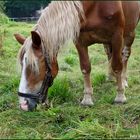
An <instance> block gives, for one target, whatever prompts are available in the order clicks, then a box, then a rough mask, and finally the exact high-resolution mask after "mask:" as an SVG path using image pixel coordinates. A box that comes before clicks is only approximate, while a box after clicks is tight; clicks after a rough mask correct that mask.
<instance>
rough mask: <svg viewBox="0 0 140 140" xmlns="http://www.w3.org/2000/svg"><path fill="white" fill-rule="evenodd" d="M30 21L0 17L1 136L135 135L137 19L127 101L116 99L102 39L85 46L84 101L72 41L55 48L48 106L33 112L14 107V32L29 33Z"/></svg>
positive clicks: (139, 116)
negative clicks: (87, 82)
mask: <svg viewBox="0 0 140 140" xmlns="http://www.w3.org/2000/svg"><path fill="white" fill-rule="evenodd" d="M32 27H33V24H29V23H19V22H18V23H16V22H11V21H9V20H8V19H7V18H5V17H4V16H1V17H0V40H1V43H0V139H2V138H4V139H11V138H15V139H18V138H21V139H53V138H54V139H97V138H101V139H114V138H130V139H132V138H137V139H140V25H139V26H138V27H137V31H136V33H137V34H136V39H135V42H134V44H133V47H132V54H131V57H130V59H129V65H128V84H129V88H127V89H126V97H127V103H126V104H124V105H115V104H113V100H114V98H115V95H116V88H115V82H110V81H108V80H107V64H108V62H107V56H106V55H105V52H104V48H103V46H102V45H99V44H95V45H93V46H90V48H89V50H90V51H89V52H90V60H91V63H92V73H91V77H92V84H93V87H94V98H95V99H96V101H95V102H94V106H92V107H83V106H81V105H80V101H81V100H82V98H83V78H82V74H81V71H80V67H79V60H78V54H77V52H76V49H75V47H74V45H73V44H72V43H70V44H69V45H68V46H66V47H64V48H62V49H61V50H60V53H59V57H58V63H59V74H58V76H57V78H56V79H55V81H54V84H53V86H52V87H51V88H50V90H49V101H50V108H44V107H42V106H41V105H39V106H38V107H37V110H36V111H34V112H24V111H21V110H19V107H18V96H17V91H18V85H19V81H20V72H19V70H18V65H17V54H18V50H19V49H20V45H19V44H18V43H17V42H16V40H15V39H14V36H13V34H14V33H21V34H23V35H24V36H28V35H29V34H30V31H31V29H32Z"/></svg>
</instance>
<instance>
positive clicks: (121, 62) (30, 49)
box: [15, 1, 140, 111]
mask: <svg viewBox="0 0 140 140" xmlns="http://www.w3.org/2000/svg"><path fill="white" fill-rule="evenodd" d="M139 18H140V6H139V3H138V2H136V1H124V2H122V1H53V2H51V3H50V4H49V6H48V7H46V8H45V9H44V10H43V12H42V14H41V16H40V18H39V20H38V22H37V24H36V25H35V27H34V28H33V31H32V32H31V37H28V38H24V37H23V36H21V35H20V34H15V38H16V40H17V41H18V42H19V43H20V44H22V45H23V46H22V48H21V50H20V52H19V60H20V62H21V65H22V75H21V80H20V85H19V100H20V101H19V102H20V108H21V109H22V110H25V111H28V110H32V109H34V108H35V107H36V105H37V100H36V99H37V98H39V99H40V100H41V103H42V102H43V103H44V102H45V99H46V102H47V95H46V94H45V92H47V90H48V88H49V87H50V86H51V84H52V81H53V79H54V78H55V77H56V75H57V73H58V64H57V54H58V52H59V48H60V47H61V46H63V45H64V44H66V42H67V41H68V40H73V42H74V44H75V46H76V49H77V51H78V54H79V60H80V66H81V71H82V73H83V77H84V98H83V100H82V102H81V104H82V105H93V101H92V94H93V89H92V84H91V79H90V72H91V64H90V61H89V55H88V46H90V45H91V44H94V43H102V44H104V48H105V50H106V53H107V55H108V60H109V64H110V65H109V75H110V76H113V77H115V78H116V81H117V95H116V98H115V102H116V103H125V102H126V97H125V86H128V85H127V75H126V70H127V61H128V58H129V56H130V53H131V46H132V43H133V40H134V38H135V29H136V25H137V24H138V21H139ZM40 97H41V98H40Z"/></svg>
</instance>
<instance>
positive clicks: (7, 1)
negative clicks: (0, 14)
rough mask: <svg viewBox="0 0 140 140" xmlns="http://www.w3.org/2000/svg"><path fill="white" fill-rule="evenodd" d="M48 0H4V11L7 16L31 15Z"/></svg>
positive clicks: (48, 0) (34, 14) (44, 5)
mask: <svg viewBox="0 0 140 140" xmlns="http://www.w3.org/2000/svg"><path fill="white" fill-rule="evenodd" d="M49 2H50V0H4V7H5V13H6V15H7V16H9V17H32V16H36V11H37V10H39V9H40V8H41V7H43V8H44V7H46V6H47V5H48V3H49Z"/></svg>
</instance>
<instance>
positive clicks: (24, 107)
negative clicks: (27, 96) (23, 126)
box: [20, 104, 28, 111]
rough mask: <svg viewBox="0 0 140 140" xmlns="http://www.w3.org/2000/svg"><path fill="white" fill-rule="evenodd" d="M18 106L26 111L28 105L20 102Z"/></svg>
mask: <svg viewBox="0 0 140 140" xmlns="http://www.w3.org/2000/svg"><path fill="white" fill-rule="evenodd" d="M20 108H21V109H22V110H24V111H28V105H27V104H20Z"/></svg>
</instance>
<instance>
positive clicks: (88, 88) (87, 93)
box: [76, 44, 93, 106]
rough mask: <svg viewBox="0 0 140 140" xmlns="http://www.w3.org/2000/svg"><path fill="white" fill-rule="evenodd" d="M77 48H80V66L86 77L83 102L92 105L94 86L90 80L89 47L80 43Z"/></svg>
mask: <svg viewBox="0 0 140 140" xmlns="http://www.w3.org/2000/svg"><path fill="white" fill-rule="evenodd" d="M76 48H77V50H78V54H79V60H80V67H81V71H82V73H83V77H84V98H83V100H82V102H81V104H82V105H87V106H91V105H93V101H92V94H93V88H92V84H91V80H90V72H91V64H90V61H89V56H88V48H87V47H83V46H81V45H79V44H77V45H76Z"/></svg>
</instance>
